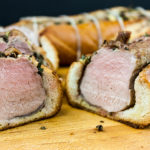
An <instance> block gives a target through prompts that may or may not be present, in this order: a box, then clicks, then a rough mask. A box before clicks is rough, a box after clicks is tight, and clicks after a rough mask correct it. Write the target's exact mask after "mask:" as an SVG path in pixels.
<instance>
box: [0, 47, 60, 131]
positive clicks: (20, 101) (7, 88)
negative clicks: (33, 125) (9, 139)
mask: <svg viewBox="0 0 150 150" xmlns="http://www.w3.org/2000/svg"><path fill="white" fill-rule="evenodd" d="M18 51H19V50H18ZM6 54H7V55H6ZM12 54H13V55H12ZM61 97H62V91H61V84H60V81H59V79H58V77H57V75H56V74H55V73H54V72H53V70H51V69H49V68H48V67H45V66H44V65H41V63H39V62H38V61H37V60H36V59H35V57H34V56H32V55H23V54H21V53H15V55H14V52H13V53H11V50H10V53H9V54H8V53H6V52H4V53H3V52H1V57H0V106H1V109H0V130H3V129H7V128H10V127H15V126H18V125H22V124H25V123H28V122H31V121H35V120H39V119H42V118H48V117H51V116H53V115H55V114H56V113H57V112H58V111H59V110H60V107H61Z"/></svg>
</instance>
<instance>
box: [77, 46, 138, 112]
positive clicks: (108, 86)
mask: <svg viewBox="0 0 150 150" xmlns="http://www.w3.org/2000/svg"><path fill="white" fill-rule="evenodd" d="M135 63H136V61H135V58H134V56H133V55H132V54H131V53H130V52H128V51H125V50H124V51H123V50H121V51H119V50H115V51H113V50H111V49H107V48H102V49H101V50H99V52H98V54H96V55H95V56H93V57H92V60H91V62H90V64H88V65H87V67H86V69H85V72H84V76H83V78H82V80H81V84H80V90H81V94H82V95H83V96H84V98H85V100H86V101H87V102H89V103H90V104H92V105H95V106H98V107H101V108H103V109H105V110H106V111H108V112H118V111H121V110H123V109H125V108H126V107H127V106H129V104H130V101H131V97H130V91H131V90H130V89H129V84H130V78H131V76H132V73H133V70H134V68H135Z"/></svg>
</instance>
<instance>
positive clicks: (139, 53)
mask: <svg viewBox="0 0 150 150" xmlns="http://www.w3.org/2000/svg"><path fill="white" fill-rule="evenodd" d="M129 35H130V33H129V32H121V33H120V34H119V35H118V37H117V39H116V41H108V42H107V41H105V42H104V44H103V46H102V47H101V48H100V49H99V50H98V51H97V52H96V53H94V54H93V55H92V56H86V57H83V58H82V59H81V60H80V61H79V62H74V63H73V64H72V65H71V67H70V69H69V73H68V76H67V83H66V85H67V95H68V99H69V103H70V104H72V105H73V106H79V107H82V108H85V109H87V110H90V111H93V112H95V113H98V114H100V115H102V116H106V117H109V118H112V119H115V120H119V121H123V122H126V123H129V124H131V125H132V126H134V127H141V128H142V127H145V126H147V125H148V124H150V118H149V117H150V116H149V115H148V113H150V107H149V112H146V111H147V110H148V109H146V111H144V107H145V108H147V107H148V106H146V105H147V104H146V103H150V101H149V100H148V98H147V100H145V98H144V97H145V96H144V93H143V95H142V93H141V91H140V90H139V89H141V88H142V82H144V83H145V80H146V81H147V82H149V72H150V71H149V67H147V68H146V69H145V70H147V74H146V75H145V78H144V77H143V78H142V77H141V76H144V75H143V74H144V72H145V71H144V70H143V71H142V69H143V68H144V67H145V66H146V65H147V64H148V63H149V62H150V36H143V37H140V38H138V39H136V40H135V41H133V42H132V43H127V41H128V39H129ZM139 73H140V75H139ZM138 85H139V87H138ZM147 90H148V91H149V87H148V86H146V87H145V89H143V92H144V91H145V92H146V91H147ZM149 94H150V93H149ZM139 95H140V96H139ZM142 96H143V97H142ZM147 96H148V95H147ZM143 99H144V100H143ZM145 101H146V103H145ZM140 107H141V108H140ZM126 113H127V114H126ZM130 113H132V115H130ZM142 113H143V114H142ZM126 115H127V116H128V117H126ZM141 115H144V116H146V117H143V120H142V121H141V120H138V118H140V117H141ZM129 118H130V119H129ZM141 119H142V118H141Z"/></svg>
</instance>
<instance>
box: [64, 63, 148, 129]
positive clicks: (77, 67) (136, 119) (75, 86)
mask: <svg viewBox="0 0 150 150" xmlns="http://www.w3.org/2000/svg"><path fill="white" fill-rule="evenodd" d="M85 67H86V63H85V61H79V62H74V63H73V64H72V65H71V67H70V68H69V71H68V75H67V79H66V94H67V100H68V102H69V104H70V105H72V106H73V107H77V108H81V109H84V110H87V111H90V112H93V113H96V114H98V115H101V116H103V117H107V118H110V119H113V120H116V121H119V122H122V123H125V124H127V125H129V126H132V127H134V128H146V127H148V126H149V125H150V110H149V108H150V100H149V97H150V82H145V80H143V76H144V75H143V74H144V72H143V71H142V72H141V73H140V75H139V76H138V77H137V78H136V80H135V85H134V86H135V91H136V94H135V96H136V102H135V105H134V106H133V107H130V108H128V109H126V110H123V111H120V112H116V113H108V112H107V111H105V110H104V109H102V108H100V107H96V106H92V105H90V104H89V103H88V102H87V101H85V100H84V98H83V97H82V96H81V95H80V93H79V81H80V80H81V78H82V74H83V71H84V68H85ZM146 69H150V65H149V66H148V67H146ZM147 105H148V106H147Z"/></svg>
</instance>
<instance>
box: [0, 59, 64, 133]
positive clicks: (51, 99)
mask: <svg viewBox="0 0 150 150" xmlns="http://www.w3.org/2000/svg"><path fill="white" fill-rule="evenodd" d="M32 63H33V64H35V65H36V63H37V62H36V61H35V60H32ZM41 68H42V69H43V73H42V81H43V87H44V89H45V90H46V94H47V98H46V100H45V106H44V107H43V108H41V109H40V110H38V111H37V112H35V113H33V114H30V115H27V116H22V117H15V118H13V119H10V120H4V121H0V130H4V129H8V128H12V127H17V126H20V125H23V124H26V123H29V122H33V121H37V120H41V119H45V118H49V117H52V116H54V115H56V114H57V113H58V112H59V111H60V109H61V105H62V95H63V93H62V87H61V83H60V81H59V78H58V77H57V75H56V74H55V72H54V71H53V70H51V69H49V68H48V67H45V66H43V65H42V66H41ZM51 81H53V82H55V84H56V86H55V89H54V92H52V91H51V90H50V86H51V85H50V84H49V83H50V82H51ZM50 106H51V107H50Z"/></svg>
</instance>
